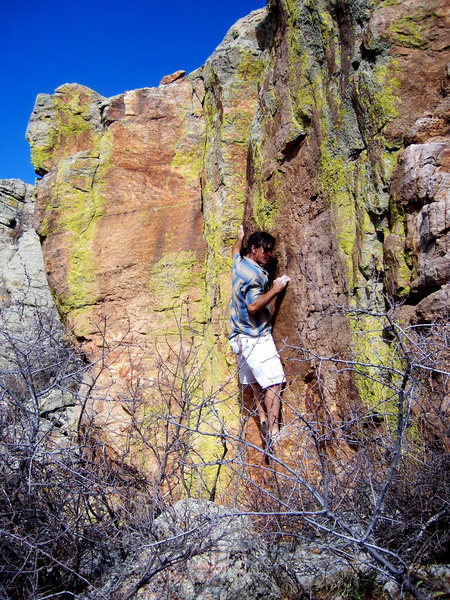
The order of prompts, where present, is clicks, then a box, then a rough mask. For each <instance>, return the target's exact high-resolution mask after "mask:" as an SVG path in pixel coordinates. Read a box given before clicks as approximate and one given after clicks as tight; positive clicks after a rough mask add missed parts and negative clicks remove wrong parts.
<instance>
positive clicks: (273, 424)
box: [264, 384, 281, 436]
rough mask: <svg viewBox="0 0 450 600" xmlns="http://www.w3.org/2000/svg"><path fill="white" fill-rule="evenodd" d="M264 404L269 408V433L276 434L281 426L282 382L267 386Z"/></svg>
mask: <svg viewBox="0 0 450 600" xmlns="http://www.w3.org/2000/svg"><path fill="white" fill-rule="evenodd" d="M264 404H265V405H266V410H267V420H268V425H269V435H270V436H274V435H276V434H277V433H278V432H279V430H280V428H279V422H280V406H281V384H277V385H271V386H270V387H268V388H266V391H265V394H264Z"/></svg>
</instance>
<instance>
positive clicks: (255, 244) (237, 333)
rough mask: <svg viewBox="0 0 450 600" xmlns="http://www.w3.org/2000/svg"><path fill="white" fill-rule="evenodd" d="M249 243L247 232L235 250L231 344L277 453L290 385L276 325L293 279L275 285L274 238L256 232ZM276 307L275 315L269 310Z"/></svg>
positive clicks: (267, 440) (240, 234)
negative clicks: (284, 391)
mask: <svg viewBox="0 0 450 600" xmlns="http://www.w3.org/2000/svg"><path fill="white" fill-rule="evenodd" d="M243 240H244V229H243V227H242V226H241V227H240V229H239V232H238V236H237V240H236V242H235V244H234V246H233V268H232V293H231V307H230V330H231V331H230V335H229V340H230V345H231V348H232V350H233V352H234V353H235V354H236V355H237V359H238V366H239V380H240V382H241V384H242V385H243V386H250V387H251V388H252V391H253V397H254V399H255V402H256V407H257V411H258V417H259V421H260V427H261V434H262V437H263V439H264V441H265V446H266V449H268V450H270V451H271V450H272V449H273V445H274V444H275V443H276V442H277V441H278V439H279V437H280V432H279V421H280V407H281V391H282V387H283V384H284V383H285V381H286V378H285V376H284V371H283V367H282V365H281V361H280V357H279V355H278V352H277V349H276V347H275V343H274V341H273V338H272V322H273V314H275V312H277V311H278V308H279V305H280V303H281V300H282V298H283V296H284V292H285V290H286V286H287V284H288V282H289V281H290V278H289V277H288V276H287V275H282V276H281V277H278V278H277V279H275V280H274V281H273V283H272V286H270V284H269V275H268V272H267V270H266V268H267V267H268V266H269V265H270V263H271V262H272V260H273V256H272V254H273V250H274V246H275V238H273V237H272V236H271V235H270V234H269V233H266V232H264V231H256V232H255V233H253V234H252V235H251V236H250V237H249V239H248V242H247V247H246V248H244V247H243ZM272 301H275V302H274V304H275V306H274V308H275V310H274V312H272V311H271V309H270V307H269V305H270V304H271V303H272Z"/></svg>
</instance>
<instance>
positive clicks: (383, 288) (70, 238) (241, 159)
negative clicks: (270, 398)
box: [27, 0, 450, 456]
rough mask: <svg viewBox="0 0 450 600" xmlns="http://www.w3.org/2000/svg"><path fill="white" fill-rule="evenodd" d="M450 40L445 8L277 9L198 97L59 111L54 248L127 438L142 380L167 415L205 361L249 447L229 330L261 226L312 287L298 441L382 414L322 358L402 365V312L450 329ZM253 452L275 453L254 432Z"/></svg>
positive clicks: (72, 90) (111, 420)
mask: <svg viewBox="0 0 450 600" xmlns="http://www.w3.org/2000/svg"><path fill="white" fill-rule="evenodd" d="M449 19H450V16H449V8H448V4H447V3H446V2H445V1H444V0H427V1H426V2H425V3H422V4H421V5H420V7H419V6H416V4H415V3H413V2H401V3H400V2H372V3H370V2H365V1H359V0H353V1H351V2H350V1H349V2H325V1H321V0H316V1H311V2H309V1H307V2H306V1H302V2H295V1H291V0H278V1H275V0H273V1H270V2H269V5H268V7H267V9H262V10H260V11H255V12H254V13H252V14H251V15H249V16H248V17H246V18H244V19H242V20H241V21H239V22H238V23H237V24H236V25H235V26H233V27H232V28H231V29H230V31H229V32H228V34H227V36H226V37H225V39H224V41H223V42H222V44H221V45H220V46H219V47H218V48H217V50H216V51H215V52H214V53H213V55H212V56H211V58H210V59H208V61H207V62H206V64H205V66H204V67H202V68H200V69H199V70H198V71H196V72H194V73H192V74H190V75H188V76H187V77H182V74H176V76H174V77H173V78H168V79H167V80H166V81H170V83H168V84H165V85H161V86H159V87H157V88H145V89H141V90H134V91H129V92H126V93H124V94H122V95H120V96H117V97H114V98H109V99H106V98H102V97H100V96H99V95H98V94H96V93H95V92H93V91H91V90H89V89H87V88H84V87H82V86H79V85H77V84H65V85H63V86H61V87H60V88H58V89H57V90H56V92H55V94H54V95H50V96H49V95H40V96H39V97H38V98H37V101H36V106H35V109H34V111H33V114H32V117H31V120H30V124H29V127H28V133H27V136H28V140H29V142H30V145H31V151H32V161H33V165H34V167H35V170H36V172H37V173H38V174H39V175H41V176H42V179H40V180H39V182H38V184H37V205H38V208H37V219H38V222H39V225H38V233H39V236H40V238H41V241H42V248H43V253H44V258H45V265H46V270H47V275H48V280H49V284H50V288H51V290H52V293H53V295H54V298H55V301H56V304H57V306H58V309H59V311H60V314H61V315H62V317H63V319H64V321H65V323H66V324H67V326H68V327H69V328H70V330H71V331H72V333H73V335H74V336H75V338H76V339H77V340H78V343H79V344H81V345H82V347H83V349H84V351H85V352H87V353H88V354H89V355H90V357H91V360H93V361H94V362H95V361H96V360H98V357H99V356H100V355H102V353H103V354H104V351H105V347H107V348H108V357H107V359H106V360H107V365H108V371H107V375H105V374H103V375H102V377H101V378H100V380H99V384H98V390H100V389H101V390H102V391H101V393H100V391H98V392H97V399H96V400H95V402H94V410H95V412H96V413H97V414H98V415H99V418H100V416H101V418H102V419H104V426H105V427H106V426H111V427H112V428H113V429H116V430H117V427H118V423H120V424H121V426H125V423H126V422H127V419H128V417H127V411H126V404H125V405H124V398H125V399H126V398H129V397H130V395H131V394H132V393H133V389H134V390H135V389H136V382H137V381H138V382H139V386H138V387H139V394H140V396H141V398H142V399H143V400H145V401H147V402H154V401H155V397H156V396H157V397H158V398H159V399H160V397H161V385H162V384H161V378H162V377H163V378H164V377H167V373H166V372H165V369H166V368H167V367H168V365H172V364H177V365H179V363H180V357H181V362H183V363H186V364H188V363H189V364H192V362H190V361H192V360H193V358H194V356H195V360H196V361H197V364H198V365H201V366H199V367H198V373H197V374H196V376H195V377H196V378H197V383H196V392H195V393H197V394H199V395H200V396H201V395H202V394H203V395H205V394H212V395H213V396H215V397H217V398H228V400H227V402H225V403H221V404H220V405H219V406H220V407H219V409H218V410H219V413H220V415H222V416H224V418H226V420H227V421H228V423H230V427H233V426H234V427H235V428H237V427H238V426H239V414H240V409H239V400H238V397H237V395H236V394H235V393H234V389H235V387H234V386H235V384H234V380H233V372H234V369H235V367H234V361H233V357H232V356H231V355H230V353H229V351H228V348H227V343H226V320H227V305H228V297H229V268H230V247H231V245H232V243H233V240H234V236H235V234H236V231H237V228H238V225H239V224H240V223H241V222H242V221H244V223H245V226H246V230H247V231H251V230H255V229H257V228H258V229H259V228H262V229H266V230H269V231H270V232H271V233H273V234H274V235H275V237H276V238H277V240H278V246H277V249H278V269H279V271H280V272H286V273H288V274H289V276H290V277H291V280H292V283H291V284H290V286H289V289H288V292H287V294H286V298H285V300H284V303H283V306H282V310H281V313H280V315H279V318H278V321H277V324H276V328H275V334H276V337H277V339H278V340H279V343H280V346H281V347H282V348H283V351H282V356H283V358H284V360H285V363H286V368H287V373H288V378H289V386H288V389H287V390H286V392H285V400H286V407H288V406H289V407H290V408H286V409H285V415H284V418H285V422H289V421H290V420H291V417H292V415H293V414H298V413H303V412H306V413H308V412H309V413H310V414H316V412H317V411H318V410H320V411H321V412H320V414H321V415H322V416H321V418H324V419H331V421H335V422H337V423H339V422H341V421H342V419H344V415H346V414H348V412H349V410H352V409H353V407H358V406H369V405H371V406H373V405H375V404H376V403H377V402H378V399H379V398H378V396H379V394H380V390H379V388H378V387H377V386H372V387H371V386H367V384H366V382H364V381H361V380H360V379H359V378H358V377H355V375H354V373H351V372H350V371H347V370H342V371H339V370H337V369H336V367H335V366H334V365H333V364H332V363H329V362H326V361H324V360H321V359H322V358H325V357H338V358H341V359H343V360H344V359H345V360H356V361H359V362H361V363H367V362H374V361H377V360H378V359H379V358H380V357H384V356H387V355H388V354H389V350H388V349H387V343H386V340H385V336H384V334H383V332H381V331H379V328H376V327H375V321H374V317H373V316H371V314H369V313H384V312H385V311H386V309H387V308H388V307H389V305H388V300H387V299H391V300H393V301H401V302H402V304H403V306H402V308H401V310H400V311H397V314H398V315H399V316H400V317H401V318H402V319H403V323H405V325H407V324H411V323H415V324H416V323H429V322H432V321H434V320H435V319H437V318H442V317H443V316H444V313H445V310H447V309H446V307H447V306H448V289H449V287H448V280H449V260H448V259H449V254H448V253H449V217H448V202H449V197H448V189H449V185H448V184H449V179H450V175H449V165H450V162H449V161H450V159H449V156H450V154H449V133H450V130H449V109H450V103H449V97H448V95H447V94H448V91H449V89H450V79H449V71H448V61H449V51H448V40H447V38H446V31H447V30H448V25H449ZM349 310H350V311H352V310H353V311H354V310H357V311H360V312H359V313H358V314H356V313H352V314H350V313H349V312H348V311H349ZM361 311H362V312H361ZM355 315H356V316H355ZM375 330H376V331H375ZM362 333H364V337H362ZM198 379H199V380H200V381H201V383H199V381H198ZM105 390H106V391H105ZM199 390H200V391H199ZM94 395H95V394H94ZM194 395H195V394H194ZM231 395H232V396H233V400H229V398H230V396H231ZM124 406H125V408H124ZM204 418H205V420H206V422H209V423H211V420H212V421H214V418H215V416H214V411H211V413H210V414H208V415H207V416H205V417H204ZM233 424H234V425H233ZM211 426H213V425H211ZM104 431H106V429H105V430H104ZM105 435H106V433H105ZM247 435H248V439H250V440H251V441H253V442H254V443H255V444H257V445H258V444H260V438H259V433H258V430H257V427H256V423H254V422H253V420H251V421H250V424H249V429H248V434H247ZM298 436H300V433H298ZM298 436H297V434H296V433H295V432H293V433H292V435H291V436H290V437H289V439H288V440H287V441H286V442H285V448H284V451H285V452H286V455H287V456H289V455H291V454H292V453H294V454H295V452H297V448H298V446H299V437H298ZM300 437H301V436H300ZM337 446H338V448H339V449H340V451H341V450H342V451H344V452H345V453H346V452H347V450H348V449H346V448H345V446H346V441H345V440H343V439H339V440H338V444H337ZM215 449H216V448H215V447H214V448H213V450H211V448H209V449H208V450H207V451H208V452H210V451H215ZM203 451H206V450H205V449H202V452H203Z"/></svg>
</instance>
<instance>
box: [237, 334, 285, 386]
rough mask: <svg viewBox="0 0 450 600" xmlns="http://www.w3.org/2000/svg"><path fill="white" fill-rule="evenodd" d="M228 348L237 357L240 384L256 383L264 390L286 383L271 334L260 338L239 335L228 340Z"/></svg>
mask: <svg viewBox="0 0 450 600" xmlns="http://www.w3.org/2000/svg"><path fill="white" fill-rule="evenodd" d="M230 346H231V349H232V351H233V352H234V354H236V355H237V359H238V366H239V381H240V382H241V383H242V384H244V385H247V384H251V383H256V382H257V383H259V385H260V386H261V387H262V388H263V389H265V388H268V387H270V386H271V385H277V384H280V383H284V382H285V381H286V378H285V376H284V371H283V366H282V364H281V361H280V355H279V354H278V351H277V349H276V347H275V343H274V341H273V338H272V336H271V334H268V335H263V336H261V337H251V336H249V335H243V334H239V335H236V336H234V337H232V338H231V339H230Z"/></svg>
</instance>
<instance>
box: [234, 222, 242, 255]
mask: <svg viewBox="0 0 450 600" xmlns="http://www.w3.org/2000/svg"><path fill="white" fill-rule="evenodd" d="M244 236H245V233H244V226H243V225H240V226H239V229H238V234H237V239H236V241H235V242H234V245H233V249H232V256H234V255H235V254H239V252H240V251H241V248H242V242H243V240H244Z"/></svg>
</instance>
